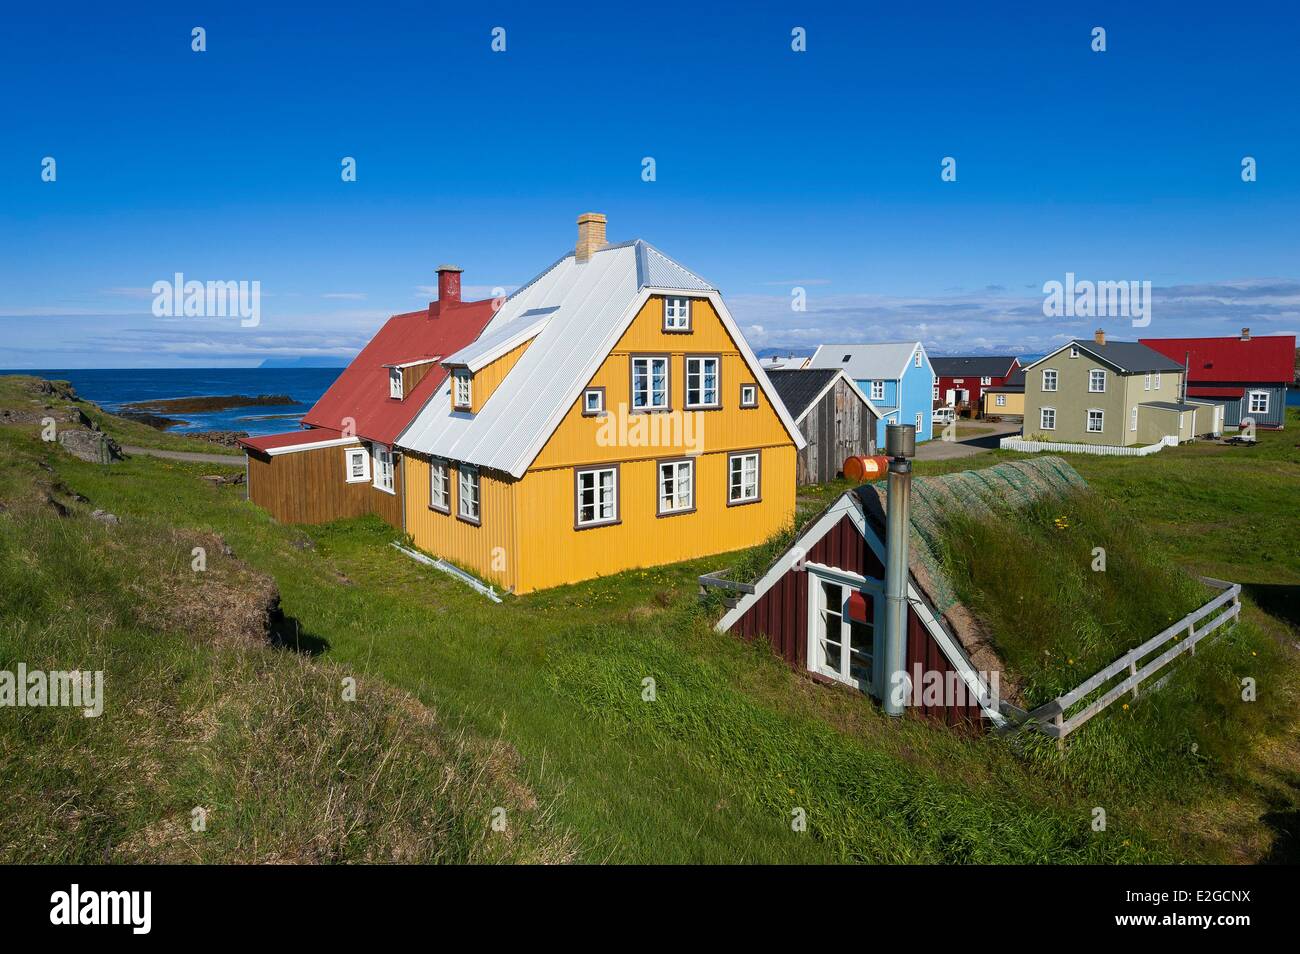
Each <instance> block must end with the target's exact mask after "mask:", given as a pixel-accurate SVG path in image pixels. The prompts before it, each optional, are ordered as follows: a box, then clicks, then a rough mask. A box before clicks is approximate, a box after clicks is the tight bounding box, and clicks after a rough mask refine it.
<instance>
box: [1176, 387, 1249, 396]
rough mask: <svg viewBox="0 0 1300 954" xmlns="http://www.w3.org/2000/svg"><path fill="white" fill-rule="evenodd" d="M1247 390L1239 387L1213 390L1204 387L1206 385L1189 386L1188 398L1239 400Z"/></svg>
mask: <svg viewBox="0 0 1300 954" xmlns="http://www.w3.org/2000/svg"><path fill="white" fill-rule="evenodd" d="M1245 390H1246V389H1245V388H1242V387H1237V388H1224V387H1218V388H1212V387H1209V386H1207V385H1204V384H1189V385H1187V396H1188V397H1226V398H1239V397H1241V396H1242V394H1243V393H1245Z"/></svg>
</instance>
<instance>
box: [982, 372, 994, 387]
mask: <svg viewBox="0 0 1300 954" xmlns="http://www.w3.org/2000/svg"><path fill="white" fill-rule="evenodd" d="M992 383H993V379H992V378H991V377H989V376H988V375H987V374H986V375H984V377H982V378H980V387H982V388H986V387H988V386H989V385H990V384H992Z"/></svg>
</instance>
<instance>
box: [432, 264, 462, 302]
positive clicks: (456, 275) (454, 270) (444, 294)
mask: <svg viewBox="0 0 1300 954" xmlns="http://www.w3.org/2000/svg"><path fill="white" fill-rule="evenodd" d="M463 271H464V269H463V268H458V267H457V266H455V265H439V266H438V308H439V310H442V309H443V308H450V307H451V306H452V305H459V304H460V273H461V272H463Z"/></svg>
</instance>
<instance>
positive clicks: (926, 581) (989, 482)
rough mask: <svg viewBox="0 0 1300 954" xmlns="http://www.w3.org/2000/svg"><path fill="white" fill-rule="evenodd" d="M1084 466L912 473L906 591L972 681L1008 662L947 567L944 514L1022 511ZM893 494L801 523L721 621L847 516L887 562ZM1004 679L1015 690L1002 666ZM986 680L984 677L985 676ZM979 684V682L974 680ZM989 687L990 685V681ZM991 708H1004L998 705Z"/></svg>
mask: <svg viewBox="0 0 1300 954" xmlns="http://www.w3.org/2000/svg"><path fill="white" fill-rule="evenodd" d="M1086 486H1087V483H1086V481H1084V479H1083V478H1082V477H1081V476H1080V475H1079V473H1078V472H1077V471H1076V470H1075V469H1074V468H1073V467H1071V466H1070V465H1069V464H1068V463H1066V461H1065V460H1064V459H1062V458H1060V457H1055V456H1052V457H1039V458H1036V459H1034V460H1020V461H1009V462H1007V463H1002V464H996V465H994V466H993V467H987V468H984V469H981V470H970V471H959V472H957V473H952V474H945V475H943V476H938V477H914V478H913V480H912V496H911V507H910V517H911V528H910V529H911V533H910V534H909V536H908V571H909V572H908V577H909V579H908V599H909V602H910V603H911V605H912V607H913V608H914V609H916V610H917V615H918V616H920V617H921V619H922V622H923V623H924V625H925V626H926V628H927V630H929V632H930V634H931V636H932V637H934V639H935V642H936V643H938V644H939V647H940V649H941V650H943V652H944V654H945V655H946V656H947V657H948V660H949V662H950V663H952V665H953V666H954V668H956V669H957V670H958V671H959V672H961V673H963V678H965V679H967V680H968V682H969V680H971V679H975V680H977V681H979V680H978V675H977V671H978V672H992V671H995V670H997V671H1001V670H1002V669H1003V663H1002V660H1001V658H1000V656H999V655H998V652H997V648H996V646H995V645H994V644H993V641H992V638H991V635H990V634H989V633H988V631H987V628H986V627H985V625H984V624H983V623H982V622H981V621H980V619H979V618H978V617H977V616H976V615H975V614H974V613H973V612H972V611H971V610H970V609H969V608H968V607H966V606H965V605H964V604H962V603H961V601H960V600H959V599H958V598H957V593H956V590H955V587H954V586H953V584H952V582H951V581H950V580H949V579H948V575H947V573H946V572H945V571H944V568H943V558H942V552H943V540H942V530H943V514H944V513H946V512H950V511H953V510H961V511H966V512H979V511H983V512H992V513H1000V514H1003V515H1005V517H1006V518H1007V519H1016V516H1015V514H1016V511H1017V510H1022V509H1023V508H1024V507H1026V506H1028V505H1029V504H1030V503H1031V502H1033V501H1035V500H1040V499H1043V498H1045V497H1048V496H1059V495H1061V494H1064V493H1066V492H1068V491H1070V490H1071V489H1073V488H1083V487H1086ZM888 507H889V495H888V493H887V491H886V489H885V484H884V482H883V481H877V482H876V483H873V484H863V485H862V486H860V487H856V488H854V489H853V490H850V491H847V492H846V493H844V494H843V495H842V496H841V497H839V498H838V499H837V500H836V501H835V502H833V503H832V504H831V505H830V506H829V507H827V508H826V510H824V511H822V513H821V514H819V515H818V516H817V517H815V518H814V519H813V520H812V522H811V523H809V524H808V525H807V526H806V527H805V528H803V529H802V530H801V531H800V532H799V533H798V534H797V535H796V538H795V541H794V543H793V544H791V546H790V548H789V549H787V550H786V551H784V552H783V553H782V554H780V555H779V556H778V557H777V558H776V560H775V561H773V563H772V564H771V565H770V566H769V567H768V569H767V571H766V572H765V573H764V574H763V575H762V576H761V577H760V578H759V579H758V580H757V581H756V582H755V583H754V592H752V593H748V594H746V595H745V596H743V597H742V598H741V599H740V601H739V602H738V603H737V604H736V605H735V606H734V607H733V608H732V609H730V610H729V611H728V612H727V613H726V614H724V615H723V617H722V618H721V619H720V620H719V621H718V623H717V625H716V627H715V628H716V629H717V630H719V631H722V632H725V631H727V630H729V629H730V628H731V627H732V626H733V625H734V624H735V623H736V622H737V621H738V620H739V619H740V618H741V617H742V616H743V615H744V614H745V613H746V612H748V611H749V609H750V607H752V606H753V605H754V604H755V603H756V602H757V601H758V600H759V599H760V598H762V596H763V594H764V593H766V592H767V591H768V590H770V589H771V588H772V586H773V585H775V584H776V582H777V581H778V580H779V579H780V578H781V576H783V575H784V574H785V573H787V572H789V571H790V570H791V568H792V567H794V566H795V564H796V563H798V562H799V561H801V560H804V559H806V558H807V554H808V553H809V552H810V551H811V550H812V549H813V546H814V544H815V543H816V542H817V540H819V539H820V538H821V537H823V536H825V535H826V533H828V532H829V531H830V530H831V529H832V528H833V527H834V526H835V525H836V524H837V523H839V521H840V520H841V519H842V518H843V517H845V516H847V517H848V518H849V519H851V520H852V521H853V524H854V526H855V527H856V528H857V529H858V531H859V532H860V533H862V535H863V537H864V538H865V539H866V540H867V542H868V544H869V545H870V546H871V547H872V548H873V550H874V551H875V553H876V556H877V558H878V559H879V560H880V562H881V563H882V564H884V563H886V560H887V555H886V553H885V549H884V548H885V540H886V528H885V524H886V515H887V513H888ZM1002 682H1003V687H1004V688H1005V689H1009V690H1010V691H1011V692H1012V694H1014V691H1015V687H1014V686H1013V685H1010V684H1009V682H1008V679H1007V675H1006V673H1005V672H1004V673H1003V679H1002ZM981 684H982V683H981ZM972 688H974V684H972ZM984 689H985V691H987V687H986V686H985V687H984ZM989 714H990V715H991V716H993V717H994V718H997V717H998V716H997V715H996V714H995V713H993V712H992V711H990V712H989Z"/></svg>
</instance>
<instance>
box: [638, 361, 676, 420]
mask: <svg viewBox="0 0 1300 954" xmlns="http://www.w3.org/2000/svg"><path fill="white" fill-rule="evenodd" d="M668 408H669V404H668V355H666V354H664V355H646V356H643V357H634V358H633V359H632V410H634V411H666V410H668Z"/></svg>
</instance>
